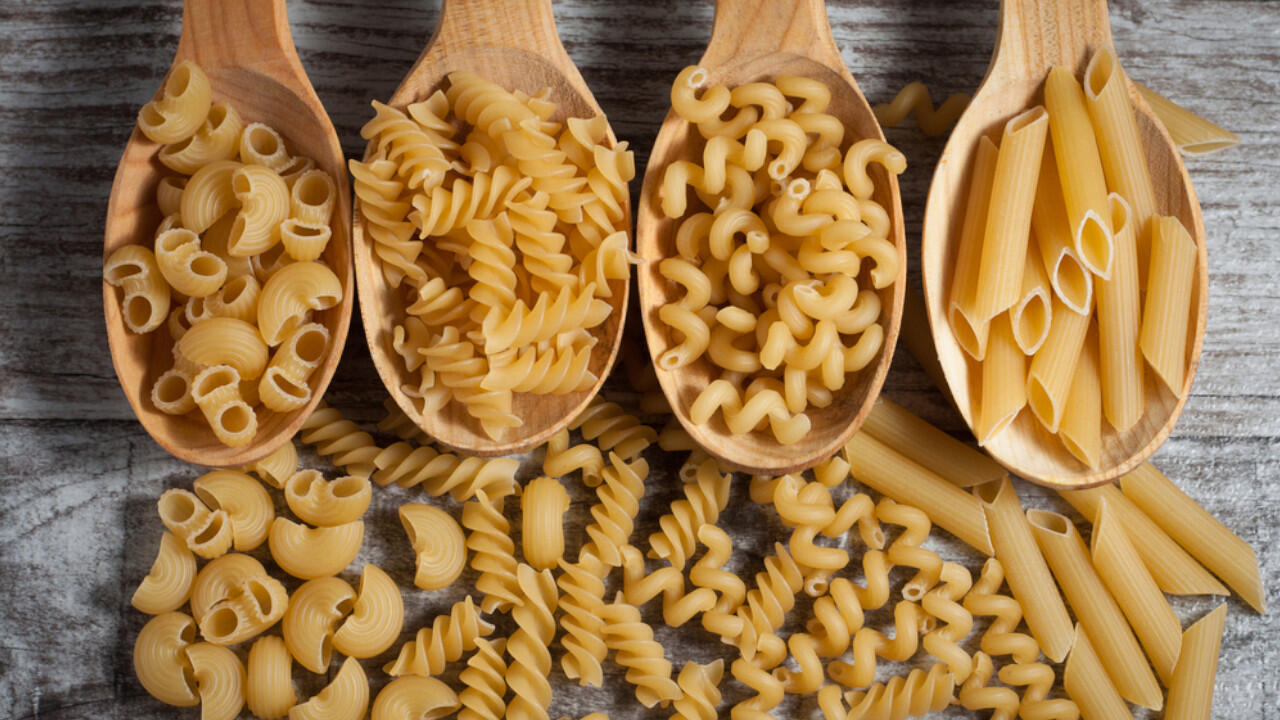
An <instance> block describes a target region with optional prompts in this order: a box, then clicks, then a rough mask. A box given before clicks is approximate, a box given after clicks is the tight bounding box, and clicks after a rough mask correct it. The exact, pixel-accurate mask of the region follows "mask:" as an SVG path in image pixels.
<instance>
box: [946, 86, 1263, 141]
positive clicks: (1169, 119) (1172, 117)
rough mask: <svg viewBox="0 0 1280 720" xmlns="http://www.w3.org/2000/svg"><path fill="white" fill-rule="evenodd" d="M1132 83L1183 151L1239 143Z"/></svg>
mask: <svg viewBox="0 0 1280 720" xmlns="http://www.w3.org/2000/svg"><path fill="white" fill-rule="evenodd" d="M1133 86H1134V87H1135V88H1137V89H1138V94H1139V95H1141V96H1142V99H1143V100H1146V101H1147V104H1148V105H1150V106H1151V110H1152V112H1154V113H1155V114H1156V117H1158V118H1160V122H1161V123H1163V124H1164V128H1165V129H1166V130H1168V131H1169V137H1172V138H1173V143H1174V144H1175V145H1177V146H1178V149H1179V150H1181V151H1182V154H1183V155H1208V154H1209V153H1212V152H1217V151H1219V150H1225V149H1226V148H1229V147H1231V146H1233V145H1239V144H1240V136H1239V135H1236V134H1235V133H1233V132H1231V131H1230V130H1227V129H1226V128H1224V127H1220V126H1218V125H1215V124H1213V123H1211V122H1209V121H1208V120H1205V119H1204V118H1202V117H1200V116H1199V115H1197V114H1195V113H1193V112H1191V111H1190V110H1188V109H1186V108H1184V107H1182V106H1181V105H1178V104H1177V103H1175V102H1173V101H1172V100H1170V99H1168V98H1166V97H1164V96H1163V95H1161V94H1160V93H1158V92H1156V91H1155V90H1152V89H1151V88H1149V87H1147V86H1145V85H1143V84H1142V83H1136V82H1135V83H1133ZM948 99H950V98H948Z"/></svg>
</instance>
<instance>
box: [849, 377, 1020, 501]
mask: <svg viewBox="0 0 1280 720" xmlns="http://www.w3.org/2000/svg"><path fill="white" fill-rule="evenodd" d="M859 432H866V433H870V435H871V436H872V437H873V438H875V439H876V440H879V441H880V442H881V443H883V444H885V445H886V446H888V447H889V449H891V450H893V451H894V452H896V453H898V454H899V455H902V456H903V457H907V458H911V460H912V461H914V462H915V463H917V464H919V465H921V466H922V467H924V468H925V469H927V470H929V471H930V472H932V473H934V474H935V475H938V476H939V477H942V478H944V479H946V480H947V481H949V482H950V483H951V484H952V485H955V486H956V487H961V488H967V487H973V486H974V485H981V484H982V483H984V482H989V481H991V480H999V479H1000V478H1002V477H1004V476H1005V475H1006V474H1007V473H1006V472H1005V469H1004V468H1003V467H1001V466H1000V464H999V463H997V462H996V461H995V460H992V459H991V458H990V457H987V455H986V453H983V452H982V451H980V450H975V449H973V448H971V447H969V446H968V445H966V444H964V443H962V442H960V441H959V440H957V439H955V438H953V437H951V436H950V435H948V434H947V433H945V432H943V431H941V430H939V429H938V428H936V427H934V426H933V425H930V424H929V423H927V422H925V421H924V420H922V419H920V418H918V417H916V416H915V415H914V414H912V413H911V412H910V411H909V410H907V409H906V408H904V407H902V406H901V405H899V404H897V403H895V402H893V401H892V400H890V399H888V398H886V397H885V396H884V395H881V396H880V397H879V398H878V399H877V400H876V404H875V405H874V406H872V408H871V413H870V414H868V415H867V419H866V421H865V422H863V423H862V429H861V430H860V431H859Z"/></svg>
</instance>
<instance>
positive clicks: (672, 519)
mask: <svg viewBox="0 0 1280 720" xmlns="http://www.w3.org/2000/svg"><path fill="white" fill-rule="evenodd" d="M732 482H733V476H732V475H730V474H729V473H725V472H721V470H720V466H719V463H717V462H716V460H715V459H713V458H707V459H705V460H703V461H702V462H701V463H700V464H699V465H698V469H697V473H696V475H695V476H694V478H693V482H686V483H685V484H684V488H683V490H684V497H683V498H681V499H680V500H676V501H675V502H673V503H671V509H670V511H669V512H668V513H667V514H666V515H663V516H662V517H660V518H658V526H659V527H660V528H661V531H660V532H656V533H654V534H652V535H650V536H649V556H650V557H656V558H662V559H664V560H666V561H667V562H669V563H671V564H672V565H673V566H674V567H675V568H676V569H679V570H683V569H684V566H685V563H686V562H687V561H688V559H689V558H690V557H691V556H692V555H693V553H694V551H695V550H696V549H697V536H698V531H699V529H700V528H702V527H703V526H704V525H708V524H710V525H714V524H715V523H716V522H717V521H718V520H719V519H720V512H721V511H722V510H724V508H725V506H726V505H728V504H729V489H730V486H731V484H732Z"/></svg>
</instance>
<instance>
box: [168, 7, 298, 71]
mask: <svg viewBox="0 0 1280 720" xmlns="http://www.w3.org/2000/svg"><path fill="white" fill-rule="evenodd" d="M177 59H178V60H194V61H195V62H197V63H199V64H200V65H201V66H203V67H241V68H252V69H254V70H267V69H270V68H272V67H273V66H277V67H284V66H289V65H294V66H297V67H298V68H299V69H301V63H300V62H299V60H298V51H297V50H296V49H295V48H294V46H293V36H292V35H291V34H290V33H289V16H288V14H287V13H286V12H285V4H284V0H186V2H185V3H184V5H183V8H182V36H181V37H180V38H179V40H178V56H177Z"/></svg>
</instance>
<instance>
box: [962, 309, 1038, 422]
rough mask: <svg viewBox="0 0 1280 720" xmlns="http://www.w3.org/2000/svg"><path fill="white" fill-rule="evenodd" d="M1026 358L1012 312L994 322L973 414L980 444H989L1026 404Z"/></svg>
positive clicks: (1002, 315)
mask: <svg viewBox="0 0 1280 720" xmlns="http://www.w3.org/2000/svg"><path fill="white" fill-rule="evenodd" d="M1026 375H1027V357H1026V356H1025V355H1023V354H1022V350H1021V349H1020V348H1019V347H1018V343H1017V342H1015V341H1014V339H1013V326H1012V324H1011V323H1010V322H1009V314H1008V313H1001V314H1000V315H998V316H997V317H996V318H995V319H994V320H992V321H991V332H990V336H989V339H988V340H987V357H986V359H985V360H983V361H982V393H981V395H980V396H979V397H980V399H979V401H978V407H977V409H976V411H975V412H974V413H973V416H974V418H975V421H974V425H973V431H974V435H976V436H977V438H978V444H979V445H986V444H987V443H988V442H990V441H991V438H993V437H995V436H996V435H997V434H998V433H999V432H1000V431H1001V430H1003V429H1005V428H1006V427H1009V425H1010V424H1011V423H1012V422H1013V421H1014V419H1016V418H1017V417H1018V413H1020V412H1022V408H1024V407H1026V405H1027V386H1026V383H1025V382H1023V381H1022V378H1025V377H1026Z"/></svg>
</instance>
